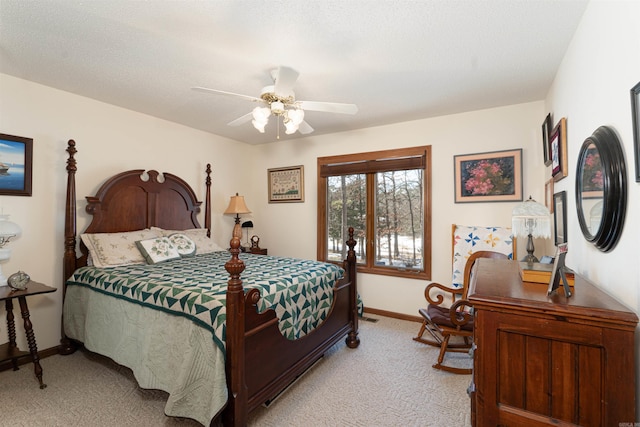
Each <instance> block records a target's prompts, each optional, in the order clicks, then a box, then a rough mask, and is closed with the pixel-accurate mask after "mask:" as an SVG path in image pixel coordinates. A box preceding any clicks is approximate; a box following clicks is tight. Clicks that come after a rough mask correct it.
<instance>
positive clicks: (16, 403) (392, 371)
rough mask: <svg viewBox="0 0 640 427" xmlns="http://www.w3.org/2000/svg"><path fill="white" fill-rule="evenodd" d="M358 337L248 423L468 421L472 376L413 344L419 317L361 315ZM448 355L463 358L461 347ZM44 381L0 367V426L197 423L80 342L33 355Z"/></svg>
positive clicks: (26, 368) (184, 426)
mask: <svg viewBox="0 0 640 427" xmlns="http://www.w3.org/2000/svg"><path fill="white" fill-rule="evenodd" d="M368 317H370V318H375V319H379V321H378V322H376V323H373V322H368V321H361V322H360V334H359V337H360V346H359V347H358V348H357V349H355V350H352V349H349V348H347V347H346V346H345V344H344V342H340V343H339V344H336V345H335V346H334V347H333V348H332V349H330V351H328V352H327V354H326V355H325V357H324V358H322V359H321V360H320V361H319V362H318V363H317V364H316V365H315V366H314V367H313V368H312V369H310V370H309V371H308V372H307V373H306V374H305V375H304V376H303V377H302V378H301V379H300V380H299V381H297V382H296V383H295V384H293V385H292V386H291V387H290V388H289V389H288V390H287V391H286V392H285V393H283V394H282V395H281V396H280V397H279V398H278V399H277V400H276V401H275V402H273V403H272V404H271V405H270V406H269V407H268V408H265V407H261V408H258V409H257V410H256V411H254V412H252V413H251V414H250V416H249V425H251V426H274V427H275V426H278V427H280V426H366V427H372V426H400V425H402V426H438V427H440V426H469V425H470V401H469V397H468V396H467V393H466V389H467V387H468V385H469V382H470V380H471V377H470V376H469V375H456V374H451V373H448V372H443V371H439V370H436V369H433V368H432V367H431V365H432V364H433V363H434V361H435V360H436V358H437V357H438V349H436V348H435V347H431V346H427V345H424V344H420V343H417V342H415V341H413V340H412V339H411V338H412V337H414V336H415V335H416V332H417V331H418V329H419V324H418V323H415V322H408V321H403V320H398V319H391V318H387V317H379V316H368ZM448 361H450V362H451V363H453V364H455V365H457V366H470V365H471V361H470V359H469V357H468V356H467V355H465V354H456V353H451V354H450V356H448ZM41 365H42V368H43V370H44V381H45V383H46V384H47V385H48V387H47V388H45V389H44V390H40V389H39V388H38V383H37V380H36V379H35V376H34V374H33V365H31V364H28V365H22V366H21V368H20V370H19V371H16V372H14V371H10V370H9V371H4V372H0V402H2V412H1V414H0V426H5V425H6V426H29V427H37V426H47V427H51V426H69V425H75V426H87V427H88V426H92V427H93V426H104V427H111V426H113V427H128V426H131V427H133V426H166V427H169V426H181V427H192V426H193V427H195V426H200V424H199V423H197V422H195V421H193V420H190V419H182V418H171V417H166V416H165V415H164V412H163V410H164V409H163V408H164V404H165V401H166V396H167V395H166V393H164V392H162V391H158V390H143V389H141V388H139V387H138V386H137V384H136V382H135V379H134V378H133V375H132V374H131V371H130V370H129V369H127V368H124V367H122V366H119V365H117V364H115V363H114V362H112V361H111V360H109V359H107V358H104V357H102V356H98V355H96V354H92V353H90V352H87V351H78V352H76V353H74V354H73V355H70V356H60V355H56V356H52V357H48V358H46V359H43V360H41Z"/></svg>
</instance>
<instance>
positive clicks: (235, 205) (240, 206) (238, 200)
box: [224, 193, 251, 215]
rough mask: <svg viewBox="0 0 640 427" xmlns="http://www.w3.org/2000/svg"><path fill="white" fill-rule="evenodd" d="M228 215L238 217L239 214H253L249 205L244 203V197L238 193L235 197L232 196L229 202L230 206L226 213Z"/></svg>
mask: <svg viewBox="0 0 640 427" xmlns="http://www.w3.org/2000/svg"><path fill="white" fill-rule="evenodd" d="M224 213H225V214H226V215H237V214H247V213H251V211H250V210H249V208H248V207H247V204H246V203H245V202H244V196H239V195H238V193H236V195H235V196H231V200H229V206H228V207H227V210H226V211H224Z"/></svg>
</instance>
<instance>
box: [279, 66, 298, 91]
mask: <svg viewBox="0 0 640 427" xmlns="http://www.w3.org/2000/svg"><path fill="white" fill-rule="evenodd" d="M299 75H300V74H299V73H298V72H297V71H296V70H294V69H293V68H290V67H280V68H278V69H277V70H274V72H273V80H274V81H275V85H274V88H273V92H274V93H275V94H276V95H280V96H293V85H294V84H295V83H296V80H298V76H299Z"/></svg>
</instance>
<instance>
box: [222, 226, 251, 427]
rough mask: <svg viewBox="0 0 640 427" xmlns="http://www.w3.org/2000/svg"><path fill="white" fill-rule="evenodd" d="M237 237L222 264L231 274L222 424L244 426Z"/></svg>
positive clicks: (245, 398)
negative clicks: (229, 253)
mask: <svg viewBox="0 0 640 427" xmlns="http://www.w3.org/2000/svg"><path fill="white" fill-rule="evenodd" d="M239 253H240V239H239V238H237V237H235V236H234V237H233V239H231V259H230V260H229V261H227V262H226V264H225V265H224V268H225V269H226V270H227V271H228V272H229V274H230V275H231V279H229V282H228V286H227V319H226V322H227V329H226V361H225V364H226V371H227V387H228V390H229V397H228V400H227V407H226V408H225V410H224V415H223V418H224V425H229V426H246V425H247V412H248V399H249V394H248V389H247V384H246V381H245V366H244V360H245V348H244V345H245V342H244V330H245V323H244V322H245V319H244V311H245V310H244V307H245V304H244V290H243V288H242V279H240V274H242V272H243V271H244V268H245V265H244V261H242V260H241V259H240V258H238V254H239Z"/></svg>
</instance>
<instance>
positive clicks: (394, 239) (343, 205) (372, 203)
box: [318, 146, 431, 279]
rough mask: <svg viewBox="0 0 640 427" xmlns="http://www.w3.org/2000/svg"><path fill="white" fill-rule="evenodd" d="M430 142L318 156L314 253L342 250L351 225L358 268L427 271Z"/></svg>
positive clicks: (332, 256)
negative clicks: (316, 244) (411, 145)
mask: <svg viewBox="0 0 640 427" xmlns="http://www.w3.org/2000/svg"><path fill="white" fill-rule="evenodd" d="M430 148H431V147H429V146H426V147H413V148H408V149H398V150H387V151H378V152H371V153H360V154H352V155H346V156H332V157H322V158H319V159H318V175H319V176H318V218H319V221H318V259H321V260H325V261H330V262H340V261H342V260H343V259H344V258H345V256H346V249H347V248H346V245H345V243H344V242H345V240H346V239H347V230H348V228H349V227H353V228H354V229H355V238H356V241H357V245H356V248H355V249H356V256H357V258H358V270H359V271H363V272H368V273H374V274H386V275H395V276H407V277H419V278H422V279H430V276H431V244H430V243H431V227H430V224H429V223H428V219H429V218H430V208H431V206H430V205H431V203H430V181H431V180H430V161H431V160H430Z"/></svg>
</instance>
